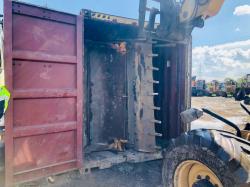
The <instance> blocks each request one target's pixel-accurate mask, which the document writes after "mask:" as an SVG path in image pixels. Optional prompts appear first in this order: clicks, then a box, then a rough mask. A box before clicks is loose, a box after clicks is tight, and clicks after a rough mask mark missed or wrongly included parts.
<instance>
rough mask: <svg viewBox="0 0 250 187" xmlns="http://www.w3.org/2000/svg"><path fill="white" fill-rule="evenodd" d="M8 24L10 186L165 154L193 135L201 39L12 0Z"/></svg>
mask: <svg viewBox="0 0 250 187" xmlns="http://www.w3.org/2000/svg"><path fill="white" fill-rule="evenodd" d="M3 30H4V45H3V49H2V50H3V51H4V54H3V57H4V58H3V61H2V65H1V66H3V67H4V78H5V85H6V86H7V88H8V89H9V91H10V92H11V99H10V103H9V108H8V110H7V112H6V114H5V138H4V145H5V161H4V163H5V167H4V172H5V184H6V186H12V185H13V184H14V183H22V182H26V181H31V180H36V179H38V178H42V177H47V176H50V175H54V174H58V173H64V172H67V171H70V170H77V169H79V170H80V171H82V172H87V171H88V170H91V168H100V169H103V168H108V167H111V166H112V165H114V164H119V163H122V162H134V163H136V162H145V161H149V160H156V159H161V158H162V150H163V148H165V147H166V145H167V142H168V140H169V139H170V138H175V137H177V136H178V135H179V134H180V133H181V132H183V131H184V128H185V127H183V126H182V125H181V121H180V116H179V114H180V112H182V111H184V110H185V109H186V108H188V107H190V84H191V71H190V70H191V48H192V46H191V37H190V38H188V39H187V40H185V42H175V41H165V40H161V39H159V38H157V37H156V38H154V37H152V38H147V37H145V38H141V37H138V35H139V27H138V21H137V20H134V19H129V18H123V17H119V16H114V15H107V14H103V13H98V12H93V11H90V10H85V9H83V10H82V11H81V13H80V14H79V15H73V14H68V13H65V12H60V11H56V10H51V9H48V8H44V7H38V6H35V5H31V4H25V3H21V2H18V1H17V2H16V1H9V0H4V27H3ZM116 143H117V144H116ZM114 150H115V151H116V152H115V153H114Z"/></svg>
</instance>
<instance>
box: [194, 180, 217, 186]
mask: <svg viewBox="0 0 250 187" xmlns="http://www.w3.org/2000/svg"><path fill="white" fill-rule="evenodd" d="M192 187H215V186H214V185H213V184H212V183H211V182H210V181H209V180H207V179H201V180H199V181H197V182H195V183H194V184H193V186H192Z"/></svg>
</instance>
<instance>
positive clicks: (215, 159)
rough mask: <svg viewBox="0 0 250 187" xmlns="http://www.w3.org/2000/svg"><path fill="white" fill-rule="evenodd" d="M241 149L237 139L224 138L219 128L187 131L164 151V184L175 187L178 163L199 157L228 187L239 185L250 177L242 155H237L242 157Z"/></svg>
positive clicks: (197, 159)
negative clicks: (243, 165)
mask: <svg viewBox="0 0 250 187" xmlns="http://www.w3.org/2000/svg"><path fill="white" fill-rule="evenodd" d="M215 137H216V139H215ZM221 145H223V147H222V146H221ZM240 152H241V148H240V146H238V144H237V141H236V140H235V139H233V138H227V137H224V136H222V135H221V134H220V133H219V132H218V131H216V130H205V129H199V130H194V131H190V132H188V133H185V134H183V135H181V136H180V137H178V138H177V139H174V140H172V141H171V143H170V145H169V147H168V148H167V150H166V152H165V154H164V161H163V169H162V178H163V185H164V187H175V186H174V175H175V170H176V168H177V167H178V165H179V164H181V163H182V162H184V161H186V160H195V161H199V162H201V163H203V164H205V165H206V166H207V167H208V168H210V169H211V170H212V171H213V172H214V173H215V174H216V175H217V177H218V178H219V179H220V181H221V183H222V184H223V186H224V187H234V186H235V187H236V186H237V187H238V186H240V185H241V184H245V181H247V180H248V173H247V172H246V170H245V169H244V168H243V167H242V166H241V164H240V162H239V160H240V158H236V157H237V156H239V157H240Z"/></svg>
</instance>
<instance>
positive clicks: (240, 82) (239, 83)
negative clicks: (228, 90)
mask: <svg viewBox="0 0 250 187" xmlns="http://www.w3.org/2000/svg"><path fill="white" fill-rule="evenodd" d="M246 83H247V78H246V76H244V77H241V78H238V79H237V86H238V87H242V86H243V85H245V84H246Z"/></svg>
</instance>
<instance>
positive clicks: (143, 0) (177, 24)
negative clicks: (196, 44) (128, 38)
mask: <svg viewBox="0 0 250 187" xmlns="http://www.w3.org/2000/svg"><path fill="white" fill-rule="evenodd" d="M154 1H157V2H158V3H160V9H159V10H158V9H155V8H148V7H147V0H140V6H139V30H140V32H139V37H143V36H144V37H145V36H147V34H145V32H144V31H146V33H147V32H149V33H151V35H153V36H154V37H156V38H158V39H162V40H174V41H183V40H185V39H186V38H188V37H190V35H191V33H192V31H193V29H194V28H195V27H200V28H202V27H203V26H204V22H205V20H206V19H207V18H209V17H213V16H215V15H216V14H217V13H218V12H219V11H220V9H221V7H222V5H223V3H224V0H183V1H180V2H177V1H176V0H154ZM146 11H149V14H150V16H149V22H148V24H146V25H147V26H146V25H145V20H146V18H145V16H146ZM157 14H159V15H160V24H159V25H157V28H154V25H155V18H156V15H157ZM152 33H155V34H152Z"/></svg>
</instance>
